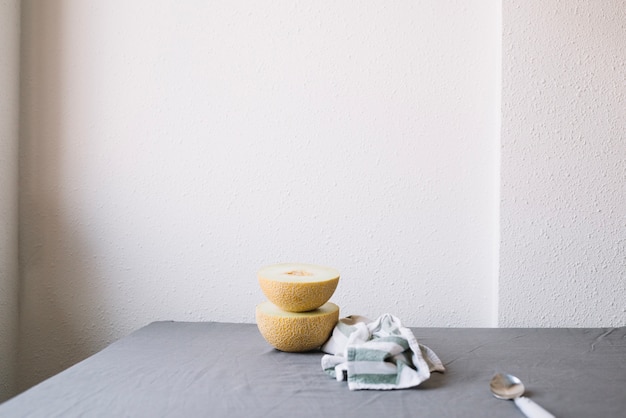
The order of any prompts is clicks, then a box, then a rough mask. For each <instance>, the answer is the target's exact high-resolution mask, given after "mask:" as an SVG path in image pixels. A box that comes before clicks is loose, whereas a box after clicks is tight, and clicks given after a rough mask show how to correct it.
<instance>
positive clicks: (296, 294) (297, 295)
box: [257, 263, 339, 312]
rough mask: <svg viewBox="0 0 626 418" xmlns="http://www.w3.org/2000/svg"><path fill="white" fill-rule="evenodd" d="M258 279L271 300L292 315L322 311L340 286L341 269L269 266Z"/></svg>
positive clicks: (307, 266) (282, 265) (301, 265)
mask: <svg viewBox="0 0 626 418" xmlns="http://www.w3.org/2000/svg"><path fill="white" fill-rule="evenodd" d="M257 277H258V279H259V284H260V285H261V290H262V291H263V293H264V294H265V296H266V297H267V298H268V299H269V301H270V302H272V303H273V304H274V305H276V306H278V307H279V308H281V309H283V310H285V311H289V312H306V311H311V310H313V309H317V308H319V307H320V306H322V305H323V304H325V303H326V302H328V300H329V299H330V297H331V296H332V295H333V293H334V292H335V289H336V288H337V284H338V283H339V272H338V271H337V270H335V269H333V268H330V267H323V266H317V265H314V264H303V263H282V264H273V265H270V266H265V267H262V268H261V269H260V270H259V272H258V274H257Z"/></svg>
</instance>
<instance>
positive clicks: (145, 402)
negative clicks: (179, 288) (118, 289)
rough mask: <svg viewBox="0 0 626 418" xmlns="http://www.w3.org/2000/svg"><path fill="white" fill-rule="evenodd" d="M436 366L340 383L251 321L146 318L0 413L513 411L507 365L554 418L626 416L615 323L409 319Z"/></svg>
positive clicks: (624, 356) (623, 361) (621, 337)
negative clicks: (496, 378) (358, 383)
mask: <svg viewBox="0 0 626 418" xmlns="http://www.w3.org/2000/svg"><path fill="white" fill-rule="evenodd" d="M412 331H413V332H414V334H415V336H416V337H417V339H418V341H419V342H420V343H422V344H425V345H427V346H429V347H430V348H431V349H433V350H434V351H435V352H436V353H437V354H438V355H439V357H440V358H441V359H442V361H443V363H444V364H445V366H446V369H447V370H446V372H445V373H444V374H439V373H434V374H433V375H432V376H431V378H430V379H429V380H428V381H426V382H425V383H423V384H422V385H420V386H419V387H417V388H413V389H405V390H395V391H384V392H383V391H350V390H348V388H347V385H346V383H345V382H337V381H336V380H333V379H332V378H330V377H329V376H328V375H326V374H325V373H324V372H323V371H322V369H321V366H320V359H321V357H322V353H321V352H310V353H304V354H294V353H283V352H279V351H277V350H274V349H273V348H271V347H270V346H269V345H268V344H267V343H266V342H265V340H263V338H262V337H261V335H260V334H259V332H258V331H257V328H256V326H255V325H252V324H228V323H210V322H208V323H183V322H155V323H152V324H150V325H148V326H146V327H144V328H142V329H140V330H138V331H136V332H134V333H132V334H131V335H129V336H127V337H125V338H122V339H121V340H119V341H117V342H115V343H113V344H111V345H110V346H109V347H107V348H106V349H104V350H103V351H101V352H99V353H97V354H95V355H93V356H92V357H90V358H88V359H86V360H84V361H82V362H80V363H78V364H76V365H75V366H73V367H71V368H69V369H67V370H65V371H64V372H62V373H60V374H58V375H56V376H54V377H52V378H50V379H48V380H46V381H44V382H42V383H40V384H39V385H37V386H35V387H33V388H31V389H30V390H28V391H26V392H24V393H22V394H20V395H18V396H16V397H15V398H13V399H10V400H8V401H7V402H5V403H3V404H2V405H0V416H1V417H22V416H28V417H75V416H103V417H123V416H128V417H144V416H145V417H165V416H168V417H290V418H293V417H387V418H394V417H418V416H427V417H446V416H453V417H457V416H458V417H460V416H463V417H473V416H476V417H484V416H488V417H517V416H522V415H521V413H520V412H519V411H518V410H517V409H516V407H515V405H514V404H513V402H511V401H502V400H498V399H496V398H494V397H493V396H491V394H490V392H489V385H488V383H489V380H490V378H491V376H492V375H493V374H494V373H496V372H502V371H506V372H510V373H513V374H516V375H517V376H518V377H520V378H521V379H522V380H523V381H524V383H525V384H526V389H527V394H528V396H529V397H531V398H532V399H533V400H535V401H536V402H537V403H539V404H541V405H542V406H543V407H545V408H546V409H547V410H549V411H550V412H552V413H553V414H554V415H556V416H557V417H624V416H626V328H606V329H599V328H598V329H467V328H463V329H455V328H444V329H442V328H412Z"/></svg>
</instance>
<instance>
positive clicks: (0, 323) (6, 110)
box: [0, 0, 20, 402]
mask: <svg viewBox="0 0 626 418" xmlns="http://www.w3.org/2000/svg"><path fill="white" fill-rule="evenodd" d="M19 21H20V20H19V1H17V0H0V402H2V401H3V400H4V399H7V398H9V397H10V396H11V395H12V394H13V393H14V381H15V377H16V374H17V367H16V365H17V356H16V347H17V340H18V302H17V300H18V260H17V257H18V255H17V236H18V228H17V222H18V207H17V200H18V191H17V184H18V178H17V176H18V123H19V113H18V109H19V106H18V103H19V101H18V100H19V99H18V98H19V89H18V84H19V33H20V25H19Z"/></svg>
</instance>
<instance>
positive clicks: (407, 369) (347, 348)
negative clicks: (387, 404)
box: [322, 314, 445, 390]
mask: <svg viewBox="0 0 626 418" xmlns="http://www.w3.org/2000/svg"><path fill="white" fill-rule="evenodd" d="M322 351H324V352H325V353H328V354H325V355H324V356H323V357H322V369H323V370H324V371H325V372H326V373H327V374H329V375H330V376H332V377H335V378H336V379H337V380H338V381H343V380H347V381H348V388H349V389H350V390H360V389H378V390H390V389H405V388H409V387H413V386H417V385H419V384H420V383H422V382H423V381H425V380H427V379H428V378H429V377H430V373H431V372H433V371H437V372H444V371H445V368H444V367H443V364H442V363H441V360H439V357H437V355H436V354H435V352H434V351H432V350H431V349H430V348H428V347H426V346H424V345H422V344H419V343H418V342H417V340H416V339H415V336H414V335H413V333H412V332H411V330H410V329H408V328H405V327H403V326H402V324H401V322H400V320H399V319H398V318H396V317H395V316H393V315H391V314H384V315H381V316H380V317H379V318H378V319H376V320H375V321H370V320H369V319H367V318H365V317H363V316H359V315H352V316H348V317H346V318H342V319H340V320H339V322H338V323H337V325H336V326H335V329H334V330H333V333H332V335H331V337H330V338H329V339H328V341H327V342H326V343H325V344H324V345H323V346H322Z"/></svg>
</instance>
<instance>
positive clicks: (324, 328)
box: [256, 302, 339, 353]
mask: <svg viewBox="0 0 626 418" xmlns="http://www.w3.org/2000/svg"><path fill="white" fill-rule="evenodd" d="M338 320H339V307H338V306H337V305H335V304H334V303H331V302H328V303H325V304H324V305H323V306H321V307H320V308H318V309H315V310H313V311H309V312H286V311H283V310H282V309H280V308H279V307H278V306H276V305H274V304H273V303H271V302H263V303H261V304H259V305H257V307H256V322H257V327H258V328H259V331H260V332H261V335H262V336H263V338H265V340H266V341H267V342H268V343H269V344H270V345H272V346H273V347H274V348H276V349H278V350H280V351H287V352H292V353H296V352H303V351H310V350H313V349H316V348H319V347H321V346H322V344H324V343H325V342H326V341H327V340H328V339H329V338H330V334H331V333H332V331H333V328H334V327H335V325H336V324H337V321H338Z"/></svg>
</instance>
